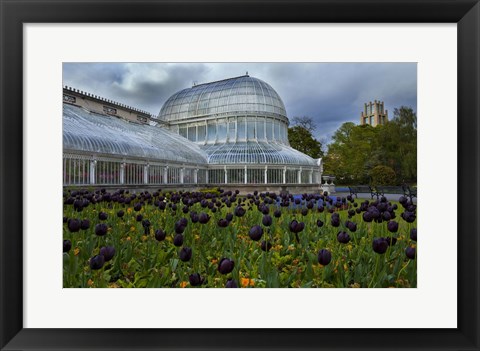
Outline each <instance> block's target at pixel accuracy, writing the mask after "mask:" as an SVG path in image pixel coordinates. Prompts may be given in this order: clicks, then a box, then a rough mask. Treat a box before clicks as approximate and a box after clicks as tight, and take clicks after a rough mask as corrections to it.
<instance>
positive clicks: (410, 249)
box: [405, 246, 415, 260]
mask: <svg viewBox="0 0 480 351" xmlns="http://www.w3.org/2000/svg"><path fill="white" fill-rule="evenodd" d="M405 255H406V256H407V257H408V258H409V259H411V260H414V259H415V248H414V247H410V246H409V247H407V248H406V250H405Z"/></svg>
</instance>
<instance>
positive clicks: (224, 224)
mask: <svg viewBox="0 0 480 351" xmlns="http://www.w3.org/2000/svg"><path fill="white" fill-rule="evenodd" d="M217 225H218V226H219V227H220V228H226V227H228V221H227V220H226V219H225V218H221V219H219V220H218V222H217Z"/></svg>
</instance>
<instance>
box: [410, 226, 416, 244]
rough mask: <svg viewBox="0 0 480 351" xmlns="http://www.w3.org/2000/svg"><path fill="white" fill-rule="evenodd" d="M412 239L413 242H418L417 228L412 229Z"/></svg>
mask: <svg viewBox="0 0 480 351" xmlns="http://www.w3.org/2000/svg"><path fill="white" fill-rule="evenodd" d="M410 239H411V240H413V241H417V228H412V229H411V230H410Z"/></svg>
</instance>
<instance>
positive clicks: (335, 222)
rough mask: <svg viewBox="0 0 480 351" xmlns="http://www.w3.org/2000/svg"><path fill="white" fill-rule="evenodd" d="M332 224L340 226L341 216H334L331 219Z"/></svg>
mask: <svg viewBox="0 0 480 351" xmlns="http://www.w3.org/2000/svg"><path fill="white" fill-rule="evenodd" d="M330 224H331V225H332V227H339V226H340V217H336V216H335V217H334V216H332V218H331V220H330Z"/></svg>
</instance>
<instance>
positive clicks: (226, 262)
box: [218, 258, 235, 274]
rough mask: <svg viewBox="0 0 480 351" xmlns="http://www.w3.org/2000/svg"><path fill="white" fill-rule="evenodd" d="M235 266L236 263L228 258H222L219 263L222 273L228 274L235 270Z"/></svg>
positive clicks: (219, 269)
mask: <svg viewBox="0 0 480 351" xmlns="http://www.w3.org/2000/svg"><path fill="white" fill-rule="evenodd" d="M234 266H235V263H234V262H233V261H232V260H230V259H228V258H222V259H221V260H220V262H219V263H218V271H219V272H220V273H221V274H228V273H230V272H231V271H233V267H234Z"/></svg>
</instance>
